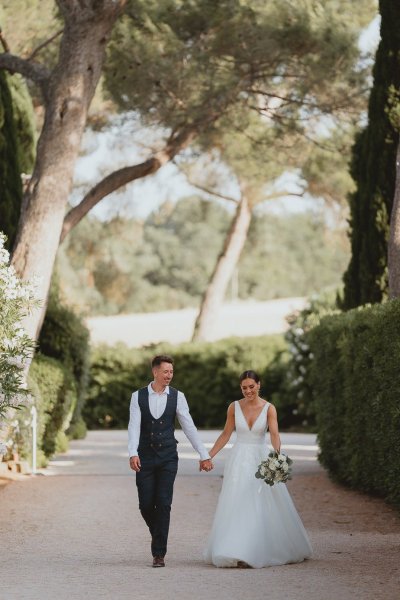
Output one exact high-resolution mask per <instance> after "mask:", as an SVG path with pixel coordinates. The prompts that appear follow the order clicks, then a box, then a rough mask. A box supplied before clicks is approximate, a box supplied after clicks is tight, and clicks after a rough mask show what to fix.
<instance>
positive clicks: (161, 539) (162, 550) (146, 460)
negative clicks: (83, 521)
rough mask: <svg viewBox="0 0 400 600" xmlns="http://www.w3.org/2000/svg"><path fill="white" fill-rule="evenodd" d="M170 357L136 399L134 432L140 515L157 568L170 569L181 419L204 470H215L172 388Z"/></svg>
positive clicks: (158, 363)
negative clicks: (166, 559) (177, 434)
mask: <svg viewBox="0 0 400 600" xmlns="http://www.w3.org/2000/svg"><path fill="white" fill-rule="evenodd" d="M173 365H174V361H173V359H172V358H171V357H170V356H164V355H160V356H155V357H154V358H153V360H152V361H151V367H152V372H153V378H154V379H153V381H152V382H151V383H150V384H149V385H148V386H147V387H144V388H142V389H140V390H138V391H137V392H134V393H133V394H132V398H131V405H130V419H129V426H128V437H129V442H128V449H129V462H130V467H131V469H133V470H134V471H136V486H137V489H138V495H139V509H140V512H141V514H142V517H143V519H144V520H145V521H146V523H147V526H148V528H149V530H150V533H151V553H152V555H153V567H164V566H165V562H164V556H165V554H166V552H167V539H168V531H169V520H170V512H171V504H172V494H173V487H174V481H175V476H176V472H177V470H178V453H177V448H176V444H177V440H176V439H175V437H174V431H175V417H178V421H179V423H180V425H181V427H182V429H183V431H184V433H185V434H186V437H187V438H188V440H189V441H190V443H191V444H192V446H193V448H194V449H195V450H196V451H197V452H198V453H199V455H200V470H201V471H211V469H212V468H213V464H212V462H211V459H210V456H209V454H208V452H207V450H206V449H205V447H204V445H203V443H202V442H201V440H200V437H199V434H198V432H197V429H196V427H195V425H194V423H193V419H192V417H191V416H190V413H189V407H188V404H187V401H186V398H185V396H184V394H183V393H182V392H179V391H178V390H176V389H174V388H173V387H170V385H169V384H170V383H171V380H172V377H173V374H174V367H173Z"/></svg>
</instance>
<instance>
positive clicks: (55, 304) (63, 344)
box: [39, 282, 89, 438]
mask: <svg viewBox="0 0 400 600" xmlns="http://www.w3.org/2000/svg"><path fill="white" fill-rule="evenodd" d="M39 348H40V352H41V353H42V354H44V355H46V356H50V357H52V358H55V359H56V360H58V361H59V362H60V363H61V364H62V365H63V366H64V368H65V369H67V370H69V371H70V373H71V375H72V376H73V378H74V379H75V382H76V393H77V402H76V406H75V411H74V414H73V416H72V420H71V426H70V429H69V431H68V435H69V436H70V437H75V438H76V437H84V436H85V433H86V428H85V425H84V422H83V419H82V416H81V415H82V408H83V405H84V402H85V399H86V391H87V384H88V376H89V332H88V329H87V328H86V326H85V325H84V323H83V320H82V319H81V317H79V316H78V315H77V314H76V313H75V312H74V311H73V310H72V309H71V308H69V307H68V306H66V305H65V304H63V303H62V301H61V299H60V296H59V290H58V285H57V283H56V282H53V285H52V290H51V294H50V298H49V303H48V306H47V311H46V317H45V319H44V322H43V327H42V329H41V332H40V337H39Z"/></svg>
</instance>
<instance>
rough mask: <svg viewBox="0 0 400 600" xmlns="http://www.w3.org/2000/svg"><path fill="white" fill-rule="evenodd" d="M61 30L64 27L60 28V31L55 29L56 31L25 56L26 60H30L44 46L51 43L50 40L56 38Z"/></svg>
mask: <svg viewBox="0 0 400 600" xmlns="http://www.w3.org/2000/svg"><path fill="white" fill-rule="evenodd" d="M63 31H64V29H60V31H57V33H55V34H54V35H52V36H51V37H50V38H49V39H48V40H46V41H45V42H43V43H42V44H40V45H39V46H38V47H37V48H35V49H34V50H33V52H32V53H31V54H30V55H29V56H28V57H27V59H26V60H32V59H33V58H34V57H35V56H36V55H37V54H39V52H40V51H41V50H43V48H45V47H46V46H48V45H49V44H51V42H53V41H54V40H55V39H56V38H58V36H59V35H61V34H62V33H63Z"/></svg>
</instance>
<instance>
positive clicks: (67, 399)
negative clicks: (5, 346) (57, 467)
mask: <svg viewBox="0 0 400 600" xmlns="http://www.w3.org/2000/svg"><path fill="white" fill-rule="evenodd" d="M28 385H29V389H30V391H31V396H30V398H29V399H28V401H27V402H26V403H25V404H24V406H23V407H22V408H21V410H20V411H18V413H16V415H15V418H14V421H12V422H11V424H10V436H11V437H12V439H13V440H14V450H15V451H17V452H18V454H19V455H20V456H21V458H24V459H27V460H29V461H30V460H31V445H32V432H31V414H30V412H31V407H32V404H34V405H35V406H36V409H37V413H38V419H37V423H38V428H37V449H38V453H37V463H38V466H44V465H45V464H46V462H47V459H48V458H50V457H51V456H52V455H53V454H54V453H55V452H63V451H65V450H66V449H67V438H66V435H65V431H66V430H67V429H68V426H69V424H70V421H71V418H72V414H73V411H74V409H75V406H76V402H77V395H76V385H75V381H74V379H73V377H72V375H71V372H70V371H69V370H68V369H66V368H65V367H64V366H63V365H62V364H61V363H59V362H58V361H56V360H55V359H53V358H49V357H47V356H43V355H41V354H36V355H35V357H34V359H33V361H32V364H31V368H30V370H29V376H28Z"/></svg>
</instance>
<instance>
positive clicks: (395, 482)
mask: <svg viewBox="0 0 400 600" xmlns="http://www.w3.org/2000/svg"><path fill="white" fill-rule="evenodd" d="M399 340H400V301H391V302H388V303H386V304H382V305H374V306H372V307H363V308H360V309H355V310H352V311H349V312H348V313H345V314H340V315H334V316H329V317H325V318H324V319H322V320H321V323H320V324H319V325H318V326H317V327H315V328H313V329H312V330H311V331H310V332H309V334H308V335H307V343H308V345H309V347H310V350H311V353H312V355H313V359H312V361H311V364H310V368H309V371H308V375H307V377H308V381H309V384H310V386H311V389H312V395H313V400H314V402H315V405H316V410H317V425H318V438H319V443H320V447H321V454H320V460H321V462H322V464H323V465H324V466H325V467H326V468H327V469H328V470H329V472H330V473H331V474H332V476H333V477H335V478H337V479H338V480H339V481H341V482H344V483H346V484H348V485H351V486H353V487H355V488H358V489H360V490H363V491H366V492H371V493H374V494H378V495H382V496H384V497H385V498H386V499H388V500H389V501H391V502H393V503H395V504H397V505H398V506H400V404H399V392H398V390H399V389H400V369H399V364H400V341H399Z"/></svg>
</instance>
